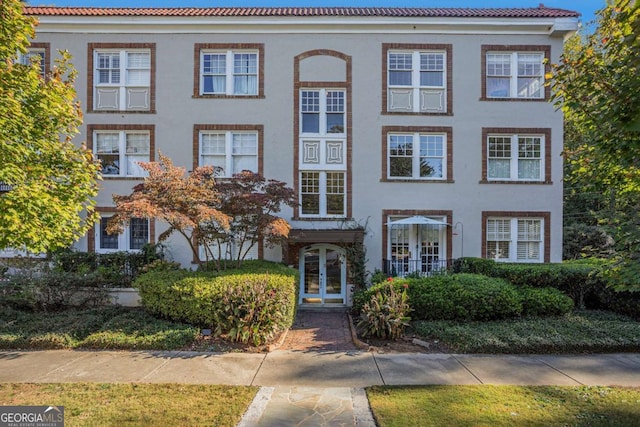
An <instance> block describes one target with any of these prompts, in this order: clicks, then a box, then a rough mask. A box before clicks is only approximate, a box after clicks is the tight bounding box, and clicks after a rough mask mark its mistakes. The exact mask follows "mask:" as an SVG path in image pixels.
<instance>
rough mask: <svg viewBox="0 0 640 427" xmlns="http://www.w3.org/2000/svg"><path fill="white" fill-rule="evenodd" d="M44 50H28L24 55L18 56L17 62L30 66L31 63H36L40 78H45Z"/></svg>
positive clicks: (45, 58)
mask: <svg viewBox="0 0 640 427" xmlns="http://www.w3.org/2000/svg"><path fill="white" fill-rule="evenodd" d="M47 60H48V58H47V57H46V50H45V49H39V48H30V49H29V50H28V51H27V52H26V53H21V54H19V55H18V62H20V63H21V64H23V65H31V64H32V63H33V62H35V63H37V64H38V65H39V67H40V76H41V77H42V78H44V77H45V75H46V72H47V66H46V65H47V62H46V61H47Z"/></svg>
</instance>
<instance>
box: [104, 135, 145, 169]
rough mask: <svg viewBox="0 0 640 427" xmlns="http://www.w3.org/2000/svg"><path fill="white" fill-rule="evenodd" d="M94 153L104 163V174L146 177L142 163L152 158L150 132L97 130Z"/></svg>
mask: <svg viewBox="0 0 640 427" xmlns="http://www.w3.org/2000/svg"><path fill="white" fill-rule="evenodd" d="M93 140H94V153H95V155H96V157H97V158H98V160H100V162H101V164H102V175H104V176H114V177H144V176H146V174H147V173H146V171H145V170H144V169H142V167H140V163H142V162H148V161H149V160H150V154H151V153H150V142H149V133H148V132H140V131H96V132H94V136H93Z"/></svg>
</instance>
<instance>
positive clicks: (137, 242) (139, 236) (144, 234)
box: [96, 216, 149, 252]
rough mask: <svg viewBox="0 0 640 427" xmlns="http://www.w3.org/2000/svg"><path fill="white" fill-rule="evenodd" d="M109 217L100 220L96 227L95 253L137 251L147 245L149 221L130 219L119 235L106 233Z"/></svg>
mask: <svg viewBox="0 0 640 427" xmlns="http://www.w3.org/2000/svg"><path fill="white" fill-rule="evenodd" d="M109 219H110V217H108V216H103V217H101V218H100V224H99V226H98V227H96V252H114V251H137V250H140V249H142V247H143V246H144V245H145V244H147V243H149V221H148V220H147V219H145V218H131V220H130V221H129V224H128V225H126V226H125V227H124V232H123V233H121V234H115V233H114V234H109V233H107V224H108V222H109Z"/></svg>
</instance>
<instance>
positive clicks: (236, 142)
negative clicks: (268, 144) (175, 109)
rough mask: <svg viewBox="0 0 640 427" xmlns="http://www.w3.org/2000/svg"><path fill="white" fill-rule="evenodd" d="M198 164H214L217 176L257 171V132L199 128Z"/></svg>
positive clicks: (228, 176) (226, 176)
mask: <svg viewBox="0 0 640 427" xmlns="http://www.w3.org/2000/svg"><path fill="white" fill-rule="evenodd" d="M199 139H200V144H199V145H200V160H199V166H214V167H215V168H216V169H217V175H218V176H219V177H224V178H230V177H231V176H233V175H234V174H237V173H240V172H242V171H245V170H248V171H251V172H255V173H258V172H259V171H258V132H257V131H234V130H201V131H200V134H199Z"/></svg>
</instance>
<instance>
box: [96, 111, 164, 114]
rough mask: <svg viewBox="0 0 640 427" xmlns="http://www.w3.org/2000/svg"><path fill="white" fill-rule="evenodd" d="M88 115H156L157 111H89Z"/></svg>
mask: <svg viewBox="0 0 640 427" xmlns="http://www.w3.org/2000/svg"><path fill="white" fill-rule="evenodd" d="M87 114H156V110H88V111H87Z"/></svg>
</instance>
